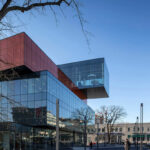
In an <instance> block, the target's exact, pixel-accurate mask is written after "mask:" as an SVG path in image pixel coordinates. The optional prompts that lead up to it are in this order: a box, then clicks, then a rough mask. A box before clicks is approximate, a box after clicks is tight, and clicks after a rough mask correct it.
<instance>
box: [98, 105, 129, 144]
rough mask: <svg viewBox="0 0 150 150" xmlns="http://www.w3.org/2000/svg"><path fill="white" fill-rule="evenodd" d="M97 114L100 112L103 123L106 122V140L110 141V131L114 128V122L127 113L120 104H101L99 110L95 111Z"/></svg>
mask: <svg viewBox="0 0 150 150" xmlns="http://www.w3.org/2000/svg"><path fill="white" fill-rule="evenodd" d="M97 112H98V113H99V114H102V116H103V117H104V124H106V128H107V131H106V132H107V137H108V142H109V143H110V141H111V137H112V136H111V133H112V132H113V130H114V124H115V123H116V122H118V121H120V120H121V119H123V118H124V117H125V116H126V115H127V114H126V112H125V110H124V109H123V108H122V107H120V106H115V105H113V106H109V107H107V106H102V107H101V108H100V110H98V111H97Z"/></svg>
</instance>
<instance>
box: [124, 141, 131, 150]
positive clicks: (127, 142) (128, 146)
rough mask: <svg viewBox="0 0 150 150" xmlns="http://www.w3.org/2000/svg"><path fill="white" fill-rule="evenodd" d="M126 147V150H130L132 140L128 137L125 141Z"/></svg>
mask: <svg viewBox="0 0 150 150" xmlns="http://www.w3.org/2000/svg"><path fill="white" fill-rule="evenodd" d="M124 149H125V150H130V142H129V140H128V139H126V141H125V143H124Z"/></svg>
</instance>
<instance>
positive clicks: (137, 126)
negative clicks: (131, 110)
mask: <svg viewBox="0 0 150 150" xmlns="http://www.w3.org/2000/svg"><path fill="white" fill-rule="evenodd" d="M138 124H139V117H137V118H136V136H137V137H136V149H137V150H138V133H139V132H138V131H139V125H138Z"/></svg>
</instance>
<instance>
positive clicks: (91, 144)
mask: <svg viewBox="0 0 150 150" xmlns="http://www.w3.org/2000/svg"><path fill="white" fill-rule="evenodd" d="M92 147H93V143H92V141H91V142H90V149H92Z"/></svg>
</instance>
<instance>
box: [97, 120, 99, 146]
mask: <svg viewBox="0 0 150 150" xmlns="http://www.w3.org/2000/svg"><path fill="white" fill-rule="evenodd" d="M98 135H99V122H98V121H97V148H98Z"/></svg>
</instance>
